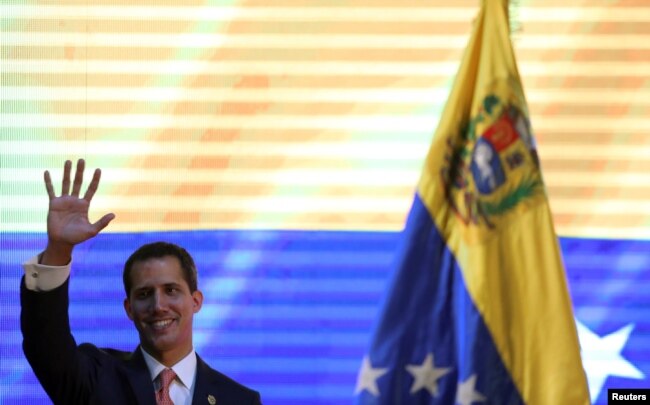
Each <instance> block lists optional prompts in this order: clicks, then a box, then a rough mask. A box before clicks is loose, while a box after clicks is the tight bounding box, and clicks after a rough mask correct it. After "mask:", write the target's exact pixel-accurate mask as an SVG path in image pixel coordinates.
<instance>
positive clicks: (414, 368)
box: [406, 353, 451, 396]
mask: <svg viewBox="0 0 650 405" xmlns="http://www.w3.org/2000/svg"><path fill="white" fill-rule="evenodd" d="M406 370H407V371H408V372H409V373H411V375H412V376H413V378H415V381H413V385H412V386H411V394H415V393H416V392H418V391H419V390H421V389H422V388H426V389H427V391H429V393H430V394H431V395H432V396H435V395H438V384H437V381H438V379H439V378H440V377H442V376H443V375H445V374H447V373H449V372H450V371H451V368H436V364H435V362H434V360H433V353H429V354H428V355H427V357H426V358H425V359H424V362H423V363H422V365H420V366H418V365H415V364H409V365H407V366H406Z"/></svg>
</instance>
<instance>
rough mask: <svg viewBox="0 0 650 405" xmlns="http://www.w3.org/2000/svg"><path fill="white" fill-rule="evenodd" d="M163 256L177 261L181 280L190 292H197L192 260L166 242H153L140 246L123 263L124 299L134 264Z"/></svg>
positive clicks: (178, 248) (128, 290) (178, 247)
mask: <svg viewBox="0 0 650 405" xmlns="http://www.w3.org/2000/svg"><path fill="white" fill-rule="evenodd" d="M164 256H173V257H175V258H177V259H178V261H179V262H180V264H181V269H182V270H183V278H184V279H185V281H186V282H187V285H188V286H189V287H190V292H194V291H196V290H197V288H198V287H197V284H198V281H197V279H198V276H197V272H196V265H195V264H194V259H192V256H190V254H189V253H188V252H187V250H185V249H183V248H182V247H180V246H178V245H175V244H173V243H168V242H154V243H148V244H146V245H142V246H140V247H139V248H138V250H136V251H135V252H133V253H132V254H131V256H129V258H128V259H127V260H126V263H124V272H123V273H122V281H123V282H124V291H125V292H126V297H127V298H128V297H129V293H130V292H131V270H132V269H133V264H134V263H135V262H142V261H146V260H148V259H153V258H159V257H164Z"/></svg>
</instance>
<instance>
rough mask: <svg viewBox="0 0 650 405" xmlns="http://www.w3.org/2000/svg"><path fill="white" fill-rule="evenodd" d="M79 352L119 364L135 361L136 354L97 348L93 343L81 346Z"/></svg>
mask: <svg viewBox="0 0 650 405" xmlns="http://www.w3.org/2000/svg"><path fill="white" fill-rule="evenodd" d="M79 350H81V351H82V352H84V353H86V354H87V355H91V356H94V357H106V358H110V359H113V360H117V361H118V362H125V361H130V360H132V359H133V353H134V352H127V351H124V350H117V349H112V348H109V347H97V346H95V345H94V344H92V343H82V344H80V345H79Z"/></svg>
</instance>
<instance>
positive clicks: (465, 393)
mask: <svg viewBox="0 0 650 405" xmlns="http://www.w3.org/2000/svg"><path fill="white" fill-rule="evenodd" d="M475 386H476V374H472V376H471V377H469V378H468V379H467V380H465V382H463V383H461V384H460V385H459V386H458V392H457V393H456V403H459V404H460V405H472V403H474V402H484V401H485V397H484V396H483V395H481V393H480V392H478V391H476V389H475Z"/></svg>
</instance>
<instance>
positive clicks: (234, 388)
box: [197, 356, 259, 403]
mask: <svg viewBox="0 0 650 405" xmlns="http://www.w3.org/2000/svg"><path fill="white" fill-rule="evenodd" d="M197 362H198V364H197V378H202V379H203V380H204V381H206V382H207V383H208V384H212V385H215V386H217V387H218V388H219V390H221V391H222V392H223V390H227V391H229V392H230V393H232V394H235V395H237V396H242V397H244V398H248V399H250V400H253V401H254V400H256V401H257V402H259V393H258V392H257V391H255V390H253V389H251V388H249V387H247V386H245V385H243V384H241V383H239V382H237V381H235V380H234V379H232V378H230V377H228V376H227V375H225V374H223V373H221V372H220V371H217V370H215V369H214V368H212V367H210V366H209V365H208V364H207V363H206V362H205V361H203V360H202V359H201V358H200V357H199V356H197ZM199 374H202V376H201V377H199ZM257 402H255V401H254V402H252V403H257Z"/></svg>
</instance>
